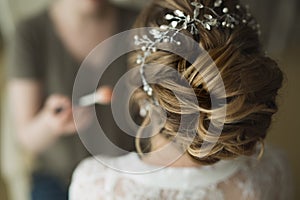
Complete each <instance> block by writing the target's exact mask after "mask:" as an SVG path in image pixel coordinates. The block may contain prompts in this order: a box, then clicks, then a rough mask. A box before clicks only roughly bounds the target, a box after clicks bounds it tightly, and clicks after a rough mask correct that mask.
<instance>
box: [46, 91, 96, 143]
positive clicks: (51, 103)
mask: <svg viewBox="0 0 300 200" xmlns="http://www.w3.org/2000/svg"><path fill="white" fill-rule="evenodd" d="M75 112H76V116H82V120H77V124H75V121H74V118H73V111H72V104H71V100H70V99H69V98H68V97H66V96H63V95H51V96H50V97H49V98H48V99H47V101H46V104H45V107H44V109H43V111H42V113H43V116H44V119H45V120H46V122H47V124H48V128H49V129H51V132H53V133H54V134H55V135H56V136H58V137H60V136H67V135H72V134H75V133H76V132H77V129H76V128H78V129H81V128H85V127H87V125H88V124H89V121H90V119H91V117H90V115H89V113H88V110H87V109H85V108H78V109H76V111H75Z"/></svg>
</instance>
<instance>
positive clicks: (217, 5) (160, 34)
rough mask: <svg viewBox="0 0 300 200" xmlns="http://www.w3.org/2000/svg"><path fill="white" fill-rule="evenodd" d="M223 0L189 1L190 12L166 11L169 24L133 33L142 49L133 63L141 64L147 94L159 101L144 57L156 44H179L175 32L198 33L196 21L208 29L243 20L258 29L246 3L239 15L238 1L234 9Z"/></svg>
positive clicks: (155, 49)
mask: <svg viewBox="0 0 300 200" xmlns="http://www.w3.org/2000/svg"><path fill="white" fill-rule="evenodd" d="M223 1H224V0H216V1H215V2H214V5H213V7H208V6H205V5H204V4H203V3H201V1H200V2H198V1H194V2H191V5H192V6H193V7H194V11H193V15H192V16H191V15H187V14H185V13H184V12H182V11H180V10H175V11H174V12H173V13H169V14H166V15H165V20H167V21H169V22H170V23H169V24H168V25H161V26H160V27H159V28H153V29H151V30H150V31H149V34H150V36H151V38H150V37H148V36H147V35H143V36H142V37H139V36H137V35H136V36H134V40H135V45H137V46H140V47H141V50H142V52H143V53H142V54H140V55H138V57H137V60H136V63H137V64H138V65H140V75H141V79H142V84H143V90H144V92H145V93H146V94H147V95H148V96H149V97H152V98H153V100H154V103H155V104H156V105H158V102H157V100H156V99H155V98H154V97H153V89H152V87H151V86H150V84H149V83H148V81H147V79H146V75H145V65H146V60H147V58H148V57H149V56H150V55H151V54H152V53H154V52H156V51H157V46H158V44H160V43H173V44H176V45H179V46H180V45H181V42H180V41H177V40H176V36H177V34H178V33H179V32H180V31H183V30H187V31H189V32H190V33H191V34H192V35H197V34H199V30H198V28H197V27H198V25H201V26H202V27H203V28H205V29H206V30H209V31H210V30H212V28H213V27H222V28H224V29H226V28H227V29H234V28H235V27H236V26H237V25H239V24H245V25H247V26H249V27H251V28H252V29H253V30H255V31H257V32H258V33H259V25H258V24H257V23H256V21H255V20H254V19H253V18H252V15H251V14H250V13H249V12H248V6H246V10H247V13H246V15H245V17H244V18H242V17H241V16H239V15H237V14H236V13H235V11H238V10H240V9H241V8H242V7H241V5H239V4H237V5H236V6H235V8H234V9H235V10H231V9H229V8H228V7H226V6H223ZM217 9H218V10H221V12H222V14H218V13H217V12H216V10H217ZM200 13H203V15H202V16H200ZM200 17H201V19H200Z"/></svg>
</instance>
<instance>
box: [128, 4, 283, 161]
mask: <svg viewBox="0 0 300 200" xmlns="http://www.w3.org/2000/svg"><path fill="white" fill-rule="evenodd" d="M198 2H200V1H199V0H198ZM191 3H192V2H191V0H154V1H153V2H152V4H151V5H149V7H147V8H146V9H145V10H144V11H143V12H142V13H141V14H140V16H139V18H138V19H137V22H136V24H135V27H137V28H139V27H160V26H161V25H164V24H166V23H168V21H166V19H165V15H167V14H170V13H171V14H172V13H173V12H174V11H175V10H179V11H182V12H183V13H185V14H186V15H190V16H192V15H193V12H194V7H193V6H192V5H191ZM201 3H202V4H203V5H204V6H205V7H211V8H212V7H214V5H215V3H222V6H220V7H216V8H214V10H213V11H214V12H215V13H214V14H217V15H222V14H224V12H225V11H226V12H227V11H228V10H229V11H230V13H232V15H235V16H236V17H238V18H239V19H240V20H241V21H240V23H239V24H235V26H234V27H231V28H228V27H226V26H225V27H224V26H222V25H220V26H218V27H216V26H215V27H210V28H209V29H210V30H209V29H207V28H205V27H204V26H203V25H201V24H197V29H198V31H199V33H198V34H195V35H192V34H191V33H190V32H189V31H187V30H185V31H183V32H182V33H183V34H185V35H187V36H189V37H192V38H193V39H194V40H195V41H197V43H198V44H199V45H200V46H201V47H202V48H203V49H205V50H206V51H207V52H208V54H209V56H210V57H211V59H212V60H213V61H214V64H215V65H216V66H217V68H218V70H219V72H220V75H221V77H222V80H223V83H224V86H225V91H226V97H225V98H226V102H227V103H226V109H227V112H226V116H225V124H224V127H223V130H222V133H221V135H220V137H219V138H218V140H217V143H216V145H215V146H214V147H213V149H212V150H211V151H210V153H209V154H208V155H206V156H205V157H201V158H199V154H200V153H201V152H200V147H201V145H202V144H203V143H204V142H207V141H205V138H207V137H205V136H207V135H210V136H212V137H213V134H210V133H209V129H208V127H209V123H210V117H211V115H212V110H211V109H212V108H211V96H210V93H209V90H208V88H207V82H205V81H204V79H203V77H202V76H203V74H201V73H199V70H200V69H203V67H205V68H207V70H206V71H207V72H208V74H205V75H207V76H209V72H210V70H209V68H210V67H211V65H204V63H205V59H206V58H205V57H203V56H199V57H198V58H197V59H196V60H195V62H194V63H189V62H188V61H187V60H185V59H184V58H182V57H180V56H178V55H175V54H173V53H170V52H167V51H157V52H154V53H152V54H151V56H149V57H148V58H147V63H157V64H162V65H167V66H169V67H172V68H173V69H175V70H176V71H178V72H179V74H180V75H181V76H182V77H184V78H185V79H186V80H187V81H188V83H190V86H191V87H192V89H193V91H194V92H195V95H196V98H197V101H198V102H197V105H190V107H191V108H195V107H199V108H202V109H199V110H201V111H200V117H199V122H198V126H197V127H196V128H195V130H193V131H194V132H195V133H196V135H195V138H194V139H193V142H192V143H191V144H189V146H188V147H187V153H188V154H189V155H190V156H192V157H193V158H194V159H196V160H198V161H200V162H201V163H203V164H212V163H215V162H217V161H219V160H222V159H231V158H235V157H238V156H241V155H252V154H253V153H255V150H256V146H257V144H258V143H260V142H262V141H263V140H264V139H265V137H266V133H267V130H268V128H269V126H270V124H271V118H272V116H273V114H274V113H276V111H277V105H276V96H277V92H278V90H279V88H280V87H281V84H282V80H283V75H282V72H281V70H280V69H279V67H278V66H277V64H276V62H275V61H273V60H272V59H270V58H269V57H267V56H266V55H265V54H264V51H263V49H262V47H261V44H260V41H259V37H258V35H259V34H258V31H257V26H256V25H255V24H253V23H252V24H251V23H249V22H250V21H251V22H253V20H254V19H253V18H252V17H251V16H250V15H249V13H248V11H247V9H246V8H245V7H244V6H242V5H240V4H239V1H238V0H230V1H223V2H222V1H220V0H201ZM224 8H225V9H227V10H224ZM208 12H211V11H209V10H206V9H201V10H200V14H199V17H198V18H199V19H200V20H201V19H203V18H204V17H207V15H206V16H205V14H208ZM243 19H247V23H246V22H244V21H243ZM137 53H140V52H137ZM136 56H137V55H136V54H133V55H132V57H131V60H132V61H134V60H135V59H136ZM132 66H137V65H136V64H132ZM211 84H213V83H211ZM151 87H152V88H153V96H155V98H156V99H157V101H158V103H159V106H161V107H162V108H163V109H164V110H165V111H166V113H167V121H166V124H165V125H164V128H163V129H162V130H161V133H160V134H162V135H163V136H165V137H166V138H168V139H172V138H174V137H175V135H176V134H180V133H177V131H178V127H179V124H180V121H181V115H182V113H181V109H180V100H178V99H177V98H176V97H175V95H174V93H180V92H182V88H181V87H176V85H175V86H174V87H171V86H170V84H167V85H163V84H151ZM212 87H213V86H212ZM135 95H136V97H138V98H136V101H140V102H142V101H144V100H146V99H148V100H149V101H150V100H151V99H150V97H149V96H148V95H146V94H145V92H144V91H143V89H140V90H138V91H136V94H135ZM205 110H207V112H206V111H205ZM186 135H187V134H182V137H179V138H181V139H182V143H184V141H185V139H184V137H187V136H186ZM176 142H177V143H178V142H179V143H180V142H181V141H176Z"/></svg>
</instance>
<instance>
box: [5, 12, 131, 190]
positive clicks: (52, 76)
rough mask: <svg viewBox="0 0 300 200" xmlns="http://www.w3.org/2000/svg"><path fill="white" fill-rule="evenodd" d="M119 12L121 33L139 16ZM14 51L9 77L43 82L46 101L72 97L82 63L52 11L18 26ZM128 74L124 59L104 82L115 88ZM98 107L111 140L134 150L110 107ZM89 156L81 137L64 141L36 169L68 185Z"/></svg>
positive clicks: (115, 65) (104, 128)
mask: <svg viewBox="0 0 300 200" xmlns="http://www.w3.org/2000/svg"><path fill="white" fill-rule="evenodd" d="M118 13H119V20H118V22H119V23H120V24H119V32H121V31H125V30H128V29H130V27H131V25H132V24H133V22H134V19H135V17H136V13H135V12H132V11H129V10H125V9H119V11H118ZM11 50H12V51H10V53H9V60H8V61H9V64H8V69H7V72H8V75H9V78H26V79H35V80H38V81H40V82H41V83H42V84H43V87H44V99H46V98H47V97H48V96H49V95H51V94H54V93H58V94H64V95H67V96H69V97H70V98H71V97H72V90H73V84H74V81H75V77H76V73H77V71H78V69H79V67H80V62H79V61H76V60H75V59H74V58H73V57H72V56H71V55H70V53H69V52H68V50H67V49H66V48H65V47H64V45H63V43H62V41H61V39H60V38H59V37H58V35H57V33H56V32H55V29H54V25H53V23H52V21H51V19H50V17H49V13H48V11H43V12H42V13H39V14H38V15H36V16H34V17H32V18H30V19H27V20H25V21H23V22H21V23H20V24H19V25H18V26H17V30H16V34H15V39H14V41H13V45H12V48H11ZM125 72H126V57H125V56H123V57H120V58H119V59H118V60H117V61H115V62H114V63H113V64H112V65H111V66H110V67H109V69H108V70H107V71H106V72H105V74H104V83H106V84H109V85H112V86H113V85H114V84H115V83H116V82H117V80H118V79H119V78H120V77H121V76H122V75H123V74H124V73H125ZM101 82H103V81H102V80H101ZM98 108H99V109H98V111H99V113H101V116H102V117H101V118H99V121H100V123H101V126H102V128H103V130H104V131H105V132H106V131H109V133H110V138H111V139H112V140H113V142H114V143H117V144H118V146H121V147H123V148H125V149H127V150H133V149H134V139H133V138H132V137H129V136H128V135H126V134H124V133H122V132H121V131H120V129H119V128H118V127H117V125H116V124H115V122H114V120H113V117H112V113H111V108H110V106H98ZM103 116H104V117H103ZM99 145H101V141H99ZM103 153H109V152H103ZM87 156H89V153H88V152H87V150H86V149H85V147H84V146H83V145H82V143H81V141H80V139H79V137H78V135H74V136H68V137H64V138H60V139H59V141H57V142H56V143H55V144H54V145H53V146H52V147H51V148H49V149H48V150H47V151H46V152H44V153H42V154H41V155H40V156H39V158H38V161H37V169H36V170H37V171H40V172H43V173H47V174H51V175H54V176H57V177H59V178H60V179H61V180H62V181H63V182H64V183H66V184H68V183H69V182H70V177H71V174H72V171H73V170H74V168H75V167H76V165H77V164H78V162H79V161H81V160H82V159H83V158H85V157H87Z"/></svg>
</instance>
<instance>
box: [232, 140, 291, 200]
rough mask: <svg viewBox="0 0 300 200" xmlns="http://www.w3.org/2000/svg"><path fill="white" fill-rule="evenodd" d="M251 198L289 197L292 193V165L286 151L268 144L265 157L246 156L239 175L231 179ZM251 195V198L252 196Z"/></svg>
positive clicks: (244, 194)
mask: <svg viewBox="0 0 300 200" xmlns="http://www.w3.org/2000/svg"><path fill="white" fill-rule="evenodd" d="M231 181H233V182H234V183H235V184H233V185H236V186H237V187H236V188H237V189H238V190H239V191H242V192H239V193H240V194H243V196H244V197H245V196H246V197H248V198H249V199H280V200H281V199H282V200H283V199H289V197H290V196H291V194H292V183H291V175H290V166H289V162H288V159H287V156H286V154H285V153H284V151H282V150H280V149H278V148H274V147H271V146H267V147H266V149H265V153H264V155H263V157H262V158H261V159H260V160H258V159H257V158H256V157H250V158H246V159H245V162H244V165H243V167H242V169H241V170H240V173H239V174H238V176H236V177H234V178H233V179H231ZM250 197H251V198H250Z"/></svg>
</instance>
